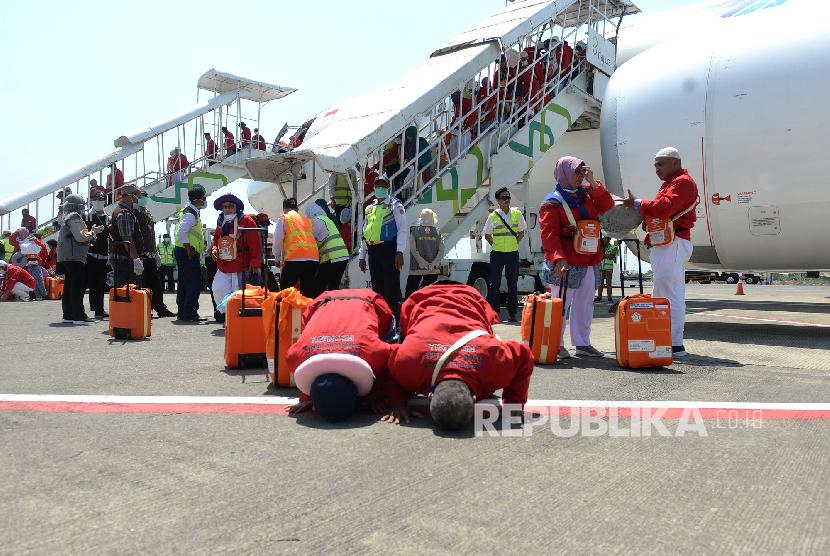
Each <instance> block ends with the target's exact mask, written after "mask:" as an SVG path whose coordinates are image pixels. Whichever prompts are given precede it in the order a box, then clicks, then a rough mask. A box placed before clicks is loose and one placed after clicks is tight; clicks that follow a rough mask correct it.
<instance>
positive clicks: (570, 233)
mask: <svg viewBox="0 0 830 556" xmlns="http://www.w3.org/2000/svg"><path fill="white" fill-rule="evenodd" d="M587 189H588V194H587V195H586V196H585V204H584V206H585V210H587V211H588V220H596V219H598V218H599V215H600V214H602V213H603V212H608V211H609V210H611V209H612V208H614V199H613V198H612V197H611V194H610V193H609V192H608V190H607V189H605V186H604V185H602V183H601V182H599V181H597V186H596V187H590V186H588V188H587ZM570 210H571V212H572V213H573V215H574V220H576V221H577V222H579V221H580V220H584V219H583V218H582V217H581V215H580V214H579V209H577V208H573V209H570ZM539 230H540V233H541V235H542V250H543V251H544V252H545V259H546V260H548V261H550V262H551V263H556V261H558V260H559V259H565V260H566V261H567V262H568V264H569V265H573V266H593V265H595V264H598V263H599V262H600V261H602V258H603V256H604V254H603V251H602V249H600V250H599V251H597V252H596V253H594V254H593V255H583V254H581V253H577V252H576V251H575V250H574V245H573V237H574V230H573V228H571V225H570V223H569V222H568V217H567V216H566V215H565V209H564V208H563V207H562V205H560V204H559V203H557V202H555V201H554V202H543V203H542V206H541V208H540V209H539Z"/></svg>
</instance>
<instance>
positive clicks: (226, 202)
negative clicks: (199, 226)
mask: <svg viewBox="0 0 830 556" xmlns="http://www.w3.org/2000/svg"><path fill="white" fill-rule="evenodd" d="M213 208H214V209H216V210H218V211H219V219H218V220H217V222H216V229H215V230H214V231H213V241H212V246H211V248H210V258H211V259H213V260H214V261H216V275H215V276H214V277H213V282H212V283H211V287H210V291H211V294H212V295H213V301H214V302H215V303H217V304H218V303H219V302H221V301H222V299H223V298H224V297H225V296H226V295H228V294H229V293H231V292H234V291H237V290H241V289H242V288H244V287H245V279H246V277H247V276H248V275H253V276H256V277H257V278H259V277H260V276H261V275H262V274H261V270H260V268H261V266H262V236H261V235H260V234H259V232H258V231H257V230H259V226H258V225H257V223H256V222H255V221H254V219H253V218H251V217H250V216H248V215H246V214H244V212H243V211H244V210H245V204H244V203H243V202H242V201H241V200H240V199H239V197H237V196H236V195H232V194H230V193H227V194H225V195H222V196H221V197H219V198H218V199H216V200H215V201H214V202H213ZM214 316H215V317H216V321H217V322H225V315H224V313H222V312H219V311H217V312H215V313H214Z"/></svg>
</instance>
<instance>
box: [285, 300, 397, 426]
mask: <svg viewBox="0 0 830 556" xmlns="http://www.w3.org/2000/svg"><path fill="white" fill-rule="evenodd" d="M393 335H394V319H393V316H392V310H391V309H390V308H389V305H387V304H386V301H384V299H383V297H382V296H381V295H379V294H377V293H375V292H374V291H372V290H369V289H353V290H337V291H331V292H324V293H323V294H321V295H320V296H319V297H317V298H316V299H315V300H314V302H313V303H312V304H311V305H310V306H309V307H308V309H306V311H305V313H304V314H303V332H302V334H301V335H300V338H299V339H298V340H297V341H296V342H295V343H294V345H292V346H291V348H289V350H288V353H287V355H286V363H287V365H288V368H289V369H290V370H292V371H294V372H295V377H294V378H295V382H296V383H297V387H298V388H300V390H301V392H302V393H301V395H300V403H298V404H297V405H295V406H293V407H292V408H291V409H290V410H289V413H292V414H294V413H300V412H303V411H306V410H308V409H310V408H311V407H312V405H313V406H314V409H316V410H317V411H318V412H319V413H320V414H321V415H322V416H323V417H324V418H325V419H327V420H330V421H340V420H342V419H345V418H347V417H348V416H349V415H351V414H352V413H353V412H354V411H355V409H356V407H357V400H358V397H362V396H366V395H367V394H368V393H369V392H370V391H371V390H373V389H375V390H377V388H375V386H376V385H377V384H378V382H376V381H375V379H376V378H378V379H380V378H382V377H383V376H384V375H385V374H386V369H387V364H388V362H389V355H390V353H391V351H392V347H393V346H392V345H391V344H389V343H386V342H385V341H384V340H383V338H388V339H391V338H390V336H393ZM332 375H335V376H332Z"/></svg>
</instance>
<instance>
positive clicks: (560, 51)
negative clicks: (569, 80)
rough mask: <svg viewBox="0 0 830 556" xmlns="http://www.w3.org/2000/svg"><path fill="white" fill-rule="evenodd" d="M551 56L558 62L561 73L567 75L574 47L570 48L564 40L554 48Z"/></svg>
mask: <svg viewBox="0 0 830 556" xmlns="http://www.w3.org/2000/svg"><path fill="white" fill-rule="evenodd" d="M553 57H554V59H555V60H556V63H557V64H559V68H560V70H561V74H562V75H563V76H565V75H567V73H568V71H569V70H570V69H571V61H573V57H574V49H573V48H571V47H570V46H569V45H568V43H567V42H565V44H564V45H560V46H557V47H556V50H554V51H553Z"/></svg>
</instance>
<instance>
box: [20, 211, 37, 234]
mask: <svg viewBox="0 0 830 556" xmlns="http://www.w3.org/2000/svg"><path fill="white" fill-rule="evenodd" d="M20 227H21V228H26V229H27V230H29V231H30V232H34V231H35V230H36V229H37V220H36V219H35V217H34V216H32V215H31V214H27V215H26V216H24V217H23V220H21V221H20Z"/></svg>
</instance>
